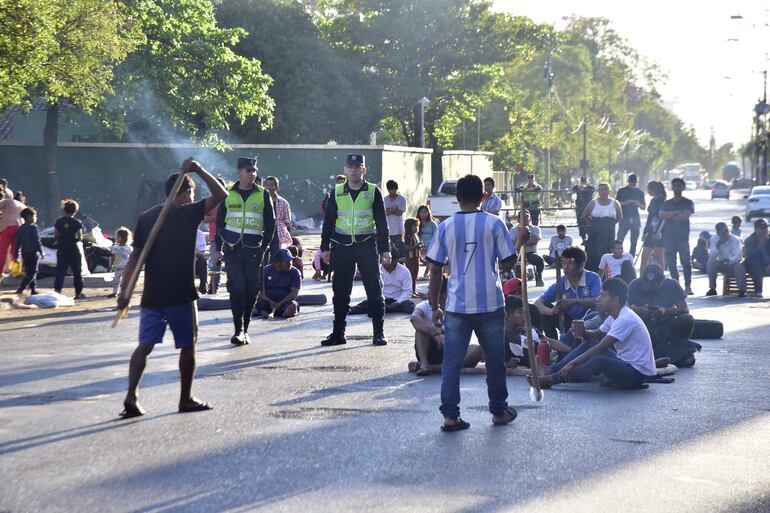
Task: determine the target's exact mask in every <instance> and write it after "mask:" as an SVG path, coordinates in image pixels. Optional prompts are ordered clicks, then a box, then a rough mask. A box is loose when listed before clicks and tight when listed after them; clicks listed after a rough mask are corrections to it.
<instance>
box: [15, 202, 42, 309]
mask: <svg viewBox="0 0 770 513" xmlns="http://www.w3.org/2000/svg"><path fill="white" fill-rule="evenodd" d="M19 216H20V217H21V218H22V219H23V220H24V224H23V225H21V226H19V229H18V230H16V240H15V242H14V248H13V254H14V255H16V256H17V257H18V256H19V255H20V256H21V261H22V263H23V264H24V279H23V280H22V281H21V284H20V285H19V288H18V289H17V290H16V293H17V294H21V293H22V292H24V289H26V288H27V286H29V290H30V292H31V293H32V294H33V295H34V294H37V288H36V285H37V284H36V283H35V280H36V279H37V265H38V263H39V262H40V258H42V256H43V245H42V244H41V243H40V233H39V232H38V231H37V226H35V223H36V222H37V210H35V209H34V208H32V207H27V208H25V209H24V210H22V211H21V213H20V214H19Z"/></svg>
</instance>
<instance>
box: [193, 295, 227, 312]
mask: <svg viewBox="0 0 770 513" xmlns="http://www.w3.org/2000/svg"><path fill="white" fill-rule="evenodd" d="M229 309H230V296H229V295H224V294H214V295H210V296H201V297H200V298H198V310H202V311H204V310H229Z"/></svg>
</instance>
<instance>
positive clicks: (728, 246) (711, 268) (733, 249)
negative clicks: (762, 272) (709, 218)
mask: <svg viewBox="0 0 770 513" xmlns="http://www.w3.org/2000/svg"><path fill="white" fill-rule="evenodd" d="M714 228H716V230H717V234H716V235H714V236H712V237H711V251H710V253H709V261H708V264H707V265H706V270H707V271H708V275H709V290H708V292H706V295H707V296H716V295H717V274H719V273H720V272H721V273H732V274H733V276H735V282H736V283H737V284H738V297H744V296H745V295H746V268H745V267H744V265H743V264H742V263H741V239H739V238H738V237H736V236H735V235H733V234H732V233H730V229H729V228H728V227H727V225H726V224H725V223H717V224H716V226H715V227H714Z"/></svg>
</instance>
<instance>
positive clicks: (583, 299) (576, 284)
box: [535, 246, 602, 338]
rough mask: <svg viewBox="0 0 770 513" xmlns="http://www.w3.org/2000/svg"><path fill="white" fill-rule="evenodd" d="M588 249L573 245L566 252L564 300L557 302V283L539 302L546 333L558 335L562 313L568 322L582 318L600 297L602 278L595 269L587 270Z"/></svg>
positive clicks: (551, 335)
mask: <svg viewBox="0 0 770 513" xmlns="http://www.w3.org/2000/svg"><path fill="white" fill-rule="evenodd" d="M585 263H586V252H585V251H583V250H582V249H581V248H579V247H577V246H570V247H568V248H566V249H565V250H564V251H563V252H562V265H563V266H564V276H562V277H561V291H562V300H561V301H559V302H558V303H556V304H554V303H555V302H556V288H557V285H559V284H557V283H554V284H553V285H551V286H550V287H548V289H547V290H546V291H545V292H544V293H543V295H541V296H540V297H539V298H537V301H535V307H536V308H537V309H538V311H539V312H540V315H541V318H542V324H541V327H542V328H543V331H545V334H546V335H548V336H549V337H551V338H557V337H558V335H557V333H556V328H557V327H558V326H559V314H560V313H563V314H564V325H565V326H570V324H571V323H572V321H573V320H576V319H582V318H583V316H584V315H585V314H586V312H587V311H588V310H590V309H591V308H594V307H596V298H598V297H599V294H600V293H601V291H602V280H601V278H599V275H598V274H596V273H595V272H591V271H586V270H585Z"/></svg>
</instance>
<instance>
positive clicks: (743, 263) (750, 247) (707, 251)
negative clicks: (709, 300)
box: [692, 216, 770, 298]
mask: <svg viewBox="0 0 770 513" xmlns="http://www.w3.org/2000/svg"><path fill="white" fill-rule="evenodd" d="M732 225H733V226H732V228H728V226H727V224H726V223H722V222H720V223H717V224H716V225H715V227H714V228H715V230H716V234H715V235H711V234H710V233H709V232H707V231H704V232H701V234H700V236H699V237H698V243H697V245H696V247H695V249H693V252H692V262H693V267H695V268H696V269H699V270H701V271H705V272H706V273H708V279H709V290H708V292H706V295H707V296H715V295H717V290H716V282H717V276H718V275H719V274H720V273H722V274H725V275H726V276H727V275H732V276H734V277H735V283H736V286H737V288H738V297H744V296H746V291H747V289H748V287H747V274H748V276H751V279H752V282H753V283H754V297H757V298H761V297H762V280H763V278H764V277H765V276H768V275H770V245H769V244H768V225H767V221H765V220H764V219H757V220H756V221H754V232H753V233H752V234H751V235H749V236H748V237H747V238H746V240H745V241H742V240H741V237H740V233H741V232H740V217H737V216H736V217H734V218H733V221H732Z"/></svg>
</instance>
